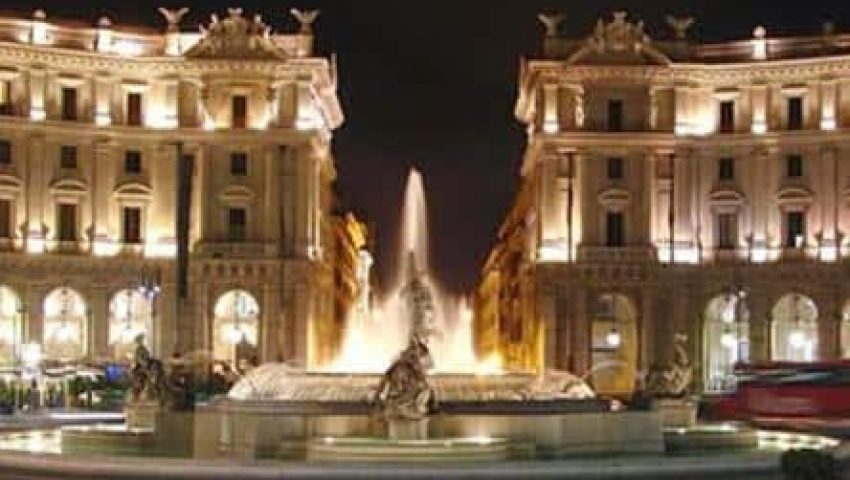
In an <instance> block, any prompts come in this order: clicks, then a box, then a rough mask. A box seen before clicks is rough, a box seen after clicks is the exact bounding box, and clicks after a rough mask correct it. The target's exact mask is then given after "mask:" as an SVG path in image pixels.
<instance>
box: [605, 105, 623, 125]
mask: <svg viewBox="0 0 850 480" xmlns="http://www.w3.org/2000/svg"><path fill="white" fill-rule="evenodd" d="M608 131H609V132H621V131H623V101H622V100H608Z"/></svg>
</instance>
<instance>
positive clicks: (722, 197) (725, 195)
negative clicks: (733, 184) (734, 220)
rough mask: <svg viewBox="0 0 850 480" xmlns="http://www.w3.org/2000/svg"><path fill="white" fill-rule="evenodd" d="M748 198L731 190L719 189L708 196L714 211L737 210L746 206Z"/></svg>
mask: <svg viewBox="0 0 850 480" xmlns="http://www.w3.org/2000/svg"><path fill="white" fill-rule="evenodd" d="M745 201H746V197H744V195H743V194H742V193H741V192H739V191H737V190H734V189H731V188H718V189H716V190H714V191H712V192H711V193H709V194H708V203H709V205H711V207H712V208H714V209H721V210H723V209H729V210H737V209H739V208H741V207H742V206H743V205H744V202H745Z"/></svg>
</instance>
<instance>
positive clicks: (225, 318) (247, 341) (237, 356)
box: [212, 289, 260, 364]
mask: <svg viewBox="0 0 850 480" xmlns="http://www.w3.org/2000/svg"><path fill="white" fill-rule="evenodd" d="M259 318H260V305H259V303H258V302H257V299H256V298H255V297H254V295H252V294H251V293H250V292H248V291H247V290H242V289H233V290H228V291H226V292H225V293H223V294H221V295H220V296H219V297H218V298H217V299H216V301H215V304H214V306H213V322H212V355H213V359H214V360H220V361H228V362H233V363H234V364H237V363H238V361H239V360H242V359H244V360H250V357H251V356H256V355H257V353H256V352H257V346H258V345H259V337H260V328H259V327H260V325H259ZM246 356H248V357H249V358H245V357H246Z"/></svg>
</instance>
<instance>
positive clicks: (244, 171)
mask: <svg viewBox="0 0 850 480" xmlns="http://www.w3.org/2000/svg"><path fill="white" fill-rule="evenodd" d="M230 174H231V175H234V176H245V175H248V154H247V153H245V152H232V153H231V154H230Z"/></svg>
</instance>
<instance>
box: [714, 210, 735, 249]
mask: <svg viewBox="0 0 850 480" xmlns="http://www.w3.org/2000/svg"><path fill="white" fill-rule="evenodd" d="M737 238H738V215H736V214H734V213H721V214H718V215H717V248H718V249H720V250H734V249H735V244H736V243H737Z"/></svg>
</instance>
